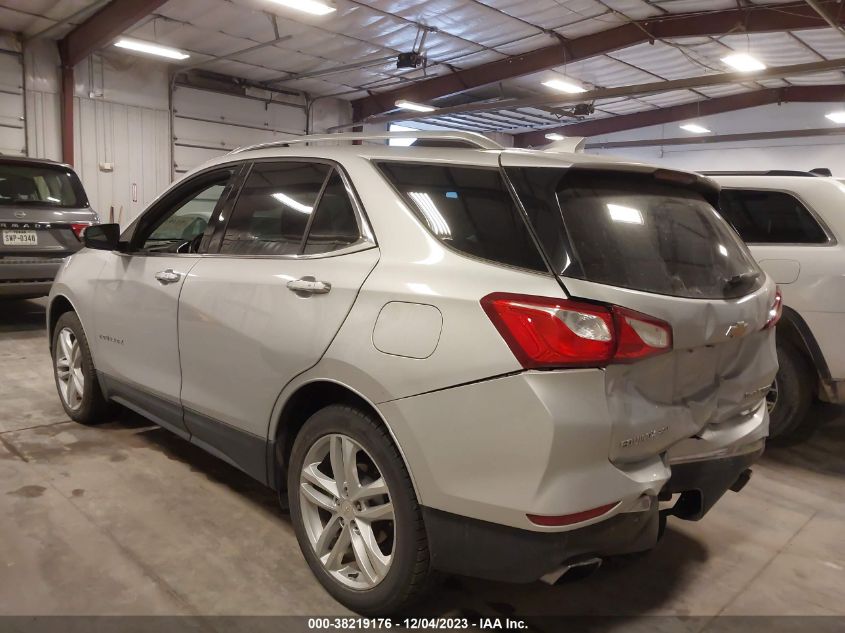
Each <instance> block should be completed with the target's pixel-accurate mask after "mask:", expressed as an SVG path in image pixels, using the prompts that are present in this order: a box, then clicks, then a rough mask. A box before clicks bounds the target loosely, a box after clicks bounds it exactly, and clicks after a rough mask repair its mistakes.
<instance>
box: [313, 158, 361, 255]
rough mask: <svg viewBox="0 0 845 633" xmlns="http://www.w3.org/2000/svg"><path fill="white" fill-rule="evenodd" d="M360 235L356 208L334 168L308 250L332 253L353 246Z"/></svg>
mask: <svg viewBox="0 0 845 633" xmlns="http://www.w3.org/2000/svg"><path fill="white" fill-rule="evenodd" d="M360 237H361V234H360V232H359V230H358V221H357V220H356V219H355V209H354V208H353V206H352V201H351V200H350V199H349V193H348V192H347V191H346V187H345V186H344V184H343V179H342V178H341V177H340V174H339V173H337V170H335V171H333V172H332V175H331V178H329V182H328V184H327V185H326V188H325V190H324V191H323V195H322V196H321V197H320V202H319V204H318V205H317V211H316V213H315V215H314V219H313V220H312V222H311V227H310V229H309V230H308V239H307V240H306V242H305V251H304V252H305V254H307V255H314V254H317V253H330V252H332V251H336V250H338V249H341V248H346V247H347V246H351V245H352V244H354V243H355V242H357V241H358V239H359V238H360Z"/></svg>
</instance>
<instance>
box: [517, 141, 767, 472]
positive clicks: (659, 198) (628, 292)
mask: <svg viewBox="0 0 845 633" xmlns="http://www.w3.org/2000/svg"><path fill="white" fill-rule="evenodd" d="M551 165H554V161H548V160H547V161H543V160H542V159H540V160H536V159H532V158H531V157H530V156H528V155H526V154H515V153H504V154H503V155H502V166H503V168H504V171H505V173H506V174H507V176H508V178H509V180H510V181H511V183H512V184H513V186H514V189H515V191H516V193H517V195H518V197H519V199H520V202H521V204H522V206H523V207H524V209H525V212H526V214H527V217H528V219H529V223H530V224H531V226H532V228H533V229H534V232H535V234H536V237H537V240H538V242H539V243H540V245H541V247H542V249H543V251H544V252H545V255H546V257H547V259H548V261H549V263H550V265H551V266H552V268H553V269H554V270H555V272H556V273H557V275H558V278H559V279H560V281H561V283H562V285H563V286H564V288H565V289H566V292H567V294H568V295H569V296H570V297H572V298H575V299H578V300H584V301H585V302H587V303H586V305H589V304H595V303H600V304H604V305H612V306H620V307H623V308H626V309H627V310H629V311H634V312H636V313H640V315H641V316H643V318H644V321H638V323H639V325H640V326H642V325H643V323H645V324H646V325H645V326H644V327H645V328H646V329H648V328H649V327H650V325H649V323H650V322H651V321H654V322H656V323H658V324H659V323H660V322H663V323H665V324H666V325H667V331H668V330H669V329H670V330H671V334H670V335H669V337H668V341H669V342H668V344H666V345H665V348H663V349H660V350H658V351H657V353H655V354H653V355H647V357H644V358H642V359H637V360H631V359H629V360H627V361H623V362H613V361H611V362H610V363H609V364H608V365H607V368H606V381H605V384H606V391H607V394H606V395H607V402H608V407H609V411H610V415H611V417H612V419H613V422H614V430H613V437H612V445H611V447H610V457H611V460H612V461H614V462H616V463H620V464H623V463H630V462H636V461H641V460H643V459H645V458H648V457H650V456H653V455H655V454H657V453H660V452H663V451H665V450H666V449H667V448H668V447H669V446H671V445H672V444H674V443H676V442H677V441H679V440H681V439H685V438H688V437H692V436H695V435H697V434H698V433H700V432H701V431H702V430H703V429H704V428H705V427H708V426H721V425H725V426H727V425H732V424H739V423H741V422H742V421H744V420H746V419H748V417H750V416H751V415H753V414H754V412H756V411H759V409H760V407H761V406H762V403H763V398H764V396H765V393H766V390H767V388H768V385H769V384H771V381H772V379H773V377H774V374H775V372H776V370H777V359H776V355H775V352H774V338H773V336H772V330H771V329H770V328H766V324H767V322H768V321H769V318H770V315H771V313H770V310H771V309H772V306H773V303H774V301H775V293H776V288H775V286H774V283H773V282H772V281H771V280H769V279H768V278H767V277H766V276H765V274H764V273H763V272H762V271H761V270H760V269H759V267H758V266H757V264H756V263H755V262H754V259H753V258H752V257H751V255H750V253H749V252H748V249H747V248H746V246H745V245H744V244H743V243H742V242H741V240H740V239H739V237H738V236H737V235H736V234H735V233H734V231H733V230H732V229H731V228H730V227H729V226H728V225H727V223H725V221H724V220H723V219H722V218H721V217H720V216H719V215H718V213H717V212H716V211H715V209H714V207H713V205H714V204H715V202H716V200H717V196H718V192H717V189H716V187H715V185H713V184H712V183H711V182H710V181H708V180H706V179H702V178H700V177H697V176H695V175H692V174H685V173H681V172H673V171H668V170H661V169H656V168H652V167H645V166H636V165H625V164H619V165H617V164H613V163H605V162H598V161H596V163H592V164H591V163H584V164H581V163H578V164H577V165H569V166H567V165H565V164H561V163H558V165H557V166H551ZM622 318H626V317H624V316H623V317H622ZM654 331H655V332H657V333H658V334H660V330H659V328H658V330H654ZM661 345H662V344H661Z"/></svg>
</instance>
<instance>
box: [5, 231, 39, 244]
mask: <svg viewBox="0 0 845 633" xmlns="http://www.w3.org/2000/svg"><path fill="white" fill-rule="evenodd" d="M3 246H38V233H36V232H35V231H3Z"/></svg>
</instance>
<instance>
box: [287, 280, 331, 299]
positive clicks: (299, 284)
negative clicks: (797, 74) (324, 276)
mask: <svg viewBox="0 0 845 633" xmlns="http://www.w3.org/2000/svg"><path fill="white" fill-rule="evenodd" d="M288 289H289V290H293V291H294V292H295V293H296V294H298V295H324V294H326V293H327V292H329V291H330V290H331V289H332V285H331V284H330V283H329V282H327V281H317V280H316V279H314V277H303V278H302V279H294V280H293V281H289V282H288Z"/></svg>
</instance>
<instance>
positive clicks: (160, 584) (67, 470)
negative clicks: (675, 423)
mask: <svg viewBox="0 0 845 633" xmlns="http://www.w3.org/2000/svg"><path fill="white" fill-rule="evenodd" d="M43 305H44V302H43V301H26V302H13V303H8V302H7V303H0V406H2V408H0V615H10V614H14V615H50V614H63V615H71V614H87V615H91V614H109V615H113V614H116V615H123V614H128V615H132V614H151V615H152V614H187V615H239V614H252V615H265V614H320V615H326V614H344V613H345V611H344V609H343V608H342V607H340V606H339V605H338V604H337V603H335V602H334V601H333V600H332V599H331V598H330V597H329V596H328V595H327V594H326V593H325V592H324V591H323V590H322V589H321V587H320V586H319V585H318V584H317V582H316V581H315V580H314V579H313V578H312V576H311V574H310V572H309V570H308V568H307V566H306V565H305V563H304V561H303V559H302V557H301V555H300V552H299V549H298V547H297V544H296V540H295V537H294V534H293V531H292V529H291V526H290V522H289V520H288V519H287V518H286V517H285V516H284V515H282V514H281V513H280V512H279V511H278V510H277V507H276V501H275V497H274V494H273V493H272V492H271V491H269V490H267V489H264V488H263V487H262V486H261V485H259V484H257V483H255V482H253V481H252V480H251V479H250V478H248V477H247V476H246V475H244V474H242V473H240V472H239V471H237V470H236V469H234V468H232V467H229V466H228V465H226V464H224V463H222V462H220V461H217V460H216V459H215V458H213V457H210V456H208V455H206V454H205V453H203V452H202V451H201V450H199V449H197V448H195V447H193V446H191V445H189V444H187V443H186V442H184V441H182V440H180V439H178V438H176V437H175V436H173V435H171V434H169V433H168V432H167V431H164V430H162V429H159V428H157V427H155V426H152V425H150V424H149V423H147V422H146V421H144V420H142V419H140V418H139V417H137V416H134V415H131V414H123V415H121V416H120V417H119V418H118V419H116V420H114V421H113V422H111V423H109V424H106V425H104V426H100V427H97V428H86V427H83V426H79V425H76V424H74V423H72V422H70V421H69V420H68V419H67V417H66V416H65V415H64V412H63V410H62V408H61V406H60V404H59V400H58V397H57V395H56V393H55V388H54V385H53V378H52V374H51V368H50V360H49V355H48V351H47V344H46V340H45V334H44V330H43V320H44V308H43ZM813 415H814V420H813V422H812V424H810V427H811V428H810V430H809V432H808V433H807V434H805V435H808V436H809V437H804V438H802V439H800V440H799V441H797V442H795V443H793V445H791V446H788V447H771V448H770V449H769V451H768V452H767V455H766V457H765V458H764V460H763V462H762V463H761V464H759V465H758V466H756V467H755V469H754V477H753V478H752V480H751V483H750V484H749V485H748V486H747V487H746V489H745V490H744V491H743V492H742V493H741V494H733V493H728V494H727V495H726V496H725V497H724V498H723V499H722V501H720V503H719V504H718V505H717V506H716V507H715V509H714V510H713V511H712V512H711V513H710V514H709V515H708V516H707V517H706V518H705V519H704V520H703V521H702V522H700V523H686V522H681V521H677V520H676V521H671V520H670V525H669V529H668V530H667V534H666V537H665V538H664V540H663V542H662V543H661V544H660V546H659V547H658V548H657V549H656V550H655V551H654V552H652V553H651V554H650V555H649V556H647V557H645V558H643V559H639V560H637V561H635V562H632V563H628V564H625V565H620V564H614V565H610V566H606V567H604V568H602V569H601V570H599V571H598V572H597V573H596V574H594V575H593V576H592V577H590V578H589V579H587V580H585V581H582V582H580V583H570V584H565V585H561V586H557V587H547V586H545V585H542V584H539V583H537V584H533V585H524V586H514V585H505V584H498V583H491V582H482V581H476V580H469V579H461V580H450V581H447V582H446V583H444V585H443V586H442V587H441V588H440V589H438V591H437V592H436V593H435V594H434V595H433V596H432V598H431V599H430V600H429V601H428V603H427V604H426V605H423V607H422V609H423V612H424V613H428V614H442V613H453V614H454V613H456V612H461V611H463V612H475V613H481V614H492V615H513V616H524V617H533V616H541V615H562V614H585V615H592V614H608V615H623V616H639V615H651V614H660V615H676V616H689V615H701V616H712V615H717V614H742V615H780V614H793V615H805V614H807V615H809V614H814V615H833V614H837V615H845V600H843V597H845V594H843V589H842V588H843V587H845V536H843V535H845V531H843V527H845V494H843V493H845V485H843V478H845V450H843V448H845V410H843V409H840V408H835V407H818V408H817V409H816V410H815V411H814V414H813ZM837 620H839V619H837ZM839 621H840V622H842V620H839ZM691 628H693V629H695V628H701V627H695V626H693V627H691ZM687 630H689V628H688V629H687Z"/></svg>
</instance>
